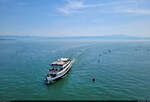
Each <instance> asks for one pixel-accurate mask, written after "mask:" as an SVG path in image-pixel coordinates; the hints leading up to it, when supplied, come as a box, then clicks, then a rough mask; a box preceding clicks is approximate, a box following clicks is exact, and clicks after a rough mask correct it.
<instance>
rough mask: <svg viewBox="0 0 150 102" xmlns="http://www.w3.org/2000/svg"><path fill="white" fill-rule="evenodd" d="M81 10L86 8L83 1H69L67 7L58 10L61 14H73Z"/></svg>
mask: <svg viewBox="0 0 150 102" xmlns="http://www.w3.org/2000/svg"><path fill="white" fill-rule="evenodd" d="M81 8H86V7H85V5H84V4H83V2H81V1H67V5H66V6H64V7H62V8H58V10H59V11H60V12H63V13H65V14H70V13H72V12H76V10H78V9H81Z"/></svg>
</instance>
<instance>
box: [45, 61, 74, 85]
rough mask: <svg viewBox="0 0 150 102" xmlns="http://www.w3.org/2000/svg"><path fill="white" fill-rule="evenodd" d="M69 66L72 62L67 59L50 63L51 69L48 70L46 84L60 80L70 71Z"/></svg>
mask: <svg viewBox="0 0 150 102" xmlns="http://www.w3.org/2000/svg"><path fill="white" fill-rule="evenodd" d="M71 66H72V61H71V59H69V58H60V59H58V60H57V61H55V62H53V63H51V67H52V68H51V69H49V70H48V73H47V76H46V84H50V83H52V82H53V81H55V80H57V79H59V78H62V77H63V76H64V75H65V74H66V73H67V72H68V71H69V70H70V68H71Z"/></svg>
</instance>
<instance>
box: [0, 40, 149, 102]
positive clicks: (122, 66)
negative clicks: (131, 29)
mask: <svg viewBox="0 0 150 102" xmlns="http://www.w3.org/2000/svg"><path fill="white" fill-rule="evenodd" d="M60 57H70V58H72V59H73V60H74V63H73V66H72V69H71V70H70V72H69V73H68V74H67V76H65V78H63V79H61V80H59V81H57V82H55V83H54V84H52V85H49V86H47V85H45V84H44V79H45V76H46V73H47V71H48V69H49V63H51V62H52V61H55V60H56V59H58V58H60ZM92 77H95V78H96V81H95V82H92ZM138 99H144V100H145V99H148V100H150V42H149V41H98V40H97V41H94V40H93V41H92V40H66V41H65V40H32V39H30V40H0V100H138Z"/></svg>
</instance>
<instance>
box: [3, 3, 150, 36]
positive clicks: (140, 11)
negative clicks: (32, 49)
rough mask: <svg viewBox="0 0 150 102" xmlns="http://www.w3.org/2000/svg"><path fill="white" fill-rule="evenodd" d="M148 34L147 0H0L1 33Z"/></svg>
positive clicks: (149, 26)
mask: <svg viewBox="0 0 150 102" xmlns="http://www.w3.org/2000/svg"><path fill="white" fill-rule="evenodd" d="M115 34H126V35H132V36H149V37H150V0H0V35H37V36H98V35H99V36H101V35H115Z"/></svg>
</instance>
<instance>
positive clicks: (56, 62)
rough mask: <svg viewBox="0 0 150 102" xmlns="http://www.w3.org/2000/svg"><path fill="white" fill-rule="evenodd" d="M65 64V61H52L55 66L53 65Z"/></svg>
mask: <svg viewBox="0 0 150 102" xmlns="http://www.w3.org/2000/svg"><path fill="white" fill-rule="evenodd" d="M64 64H65V62H63V61H55V62H53V63H51V65H52V66H53V65H58V66H62V65H64Z"/></svg>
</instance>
